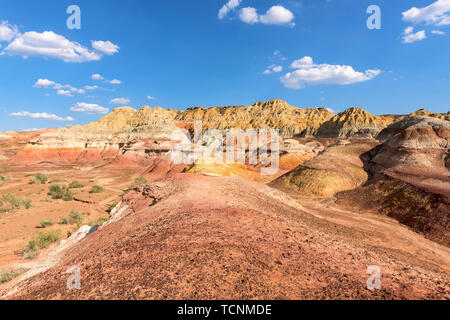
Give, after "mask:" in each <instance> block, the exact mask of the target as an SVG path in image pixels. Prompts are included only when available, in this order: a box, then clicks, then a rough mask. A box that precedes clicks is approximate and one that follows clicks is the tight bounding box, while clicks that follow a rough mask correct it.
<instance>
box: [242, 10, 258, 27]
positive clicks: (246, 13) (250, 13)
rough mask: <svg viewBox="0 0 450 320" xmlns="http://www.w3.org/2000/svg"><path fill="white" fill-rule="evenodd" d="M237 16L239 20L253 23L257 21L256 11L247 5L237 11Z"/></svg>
mask: <svg viewBox="0 0 450 320" xmlns="http://www.w3.org/2000/svg"><path fill="white" fill-rule="evenodd" d="M239 18H240V19H241V21H243V22H245V23H248V24H254V23H257V22H259V17H258V13H257V11H256V9H255V8H252V7H247V8H243V9H241V11H240V12H239Z"/></svg>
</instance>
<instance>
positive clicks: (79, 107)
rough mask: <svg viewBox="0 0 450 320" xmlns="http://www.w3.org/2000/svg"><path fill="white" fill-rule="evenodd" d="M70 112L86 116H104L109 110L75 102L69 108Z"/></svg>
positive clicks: (95, 105) (96, 105)
mask: <svg viewBox="0 0 450 320" xmlns="http://www.w3.org/2000/svg"><path fill="white" fill-rule="evenodd" d="M70 111H73V112H84V113H88V114H105V113H108V111H109V109H108V108H104V107H102V106H99V105H98V104H94V103H85V102H77V103H76V104H75V105H74V106H73V107H71V108H70Z"/></svg>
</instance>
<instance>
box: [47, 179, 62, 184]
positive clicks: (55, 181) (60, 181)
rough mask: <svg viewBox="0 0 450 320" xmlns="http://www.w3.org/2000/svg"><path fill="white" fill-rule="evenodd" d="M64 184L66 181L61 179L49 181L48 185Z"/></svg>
mask: <svg viewBox="0 0 450 320" xmlns="http://www.w3.org/2000/svg"><path fill="white" fill-rule="evenodd" d="M62 182H64V180H61V179H54V180H51V181H49V182H48V183H49V184H52V183H62Z"/></svg>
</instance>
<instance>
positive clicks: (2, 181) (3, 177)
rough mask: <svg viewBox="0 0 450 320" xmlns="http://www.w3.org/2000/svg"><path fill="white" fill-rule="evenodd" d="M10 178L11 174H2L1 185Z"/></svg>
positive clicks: (0, 177)
mask: <svg viewBox="0 0 450 320" xmlns="http://www.w3.org/2000/svg"><path fill="white" fill-rule="evenodd" d="M9 180H11V176H10V175H7V176H0V187H1V186H2V185H4V184H5V182H6V181H9Z"/></svg>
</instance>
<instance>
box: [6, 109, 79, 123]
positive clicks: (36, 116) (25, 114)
mask: <svg viewBox="0 0 450 320" xmlns="http://www.w3.org/2000/svg"><path fill="white" fill-rule="evenodd" d="M10 115H11V116H13V117H28V118H33V119H45V120H55V121H74V120H75V119H74V118H72V117H65V118H63V117H59V116H57V115H56V114H51V113H47V112H36V113H31V112H28V111H23V112H14V113H11V114H10Z"/></svg>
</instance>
